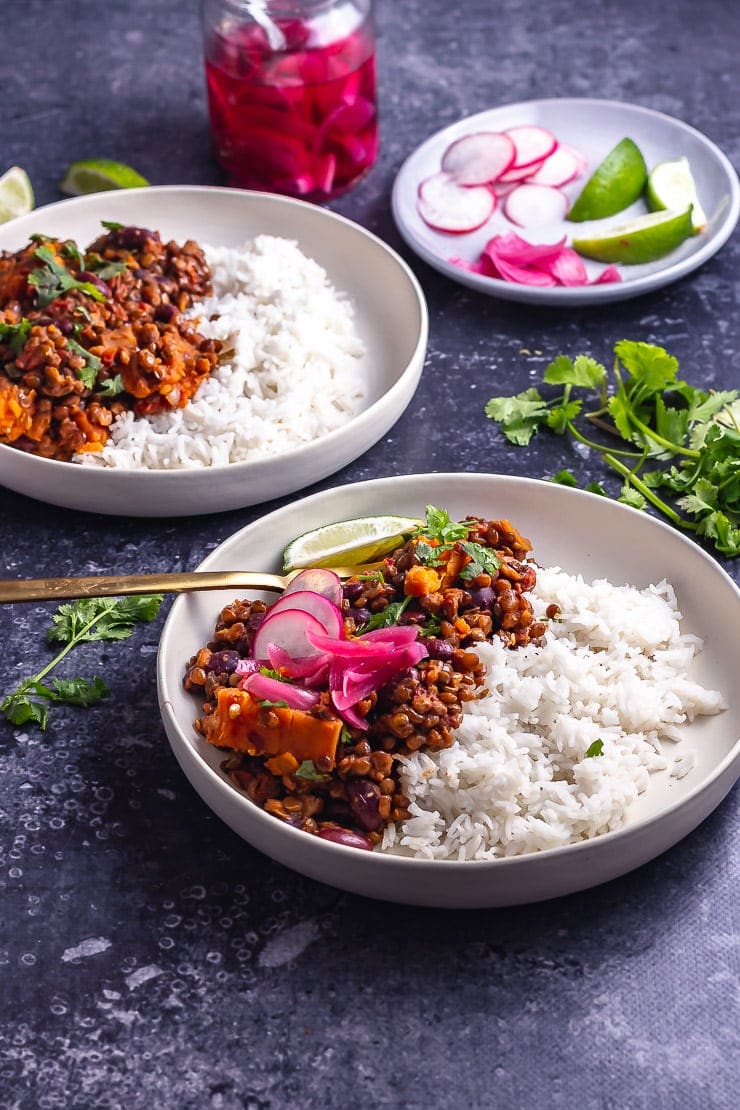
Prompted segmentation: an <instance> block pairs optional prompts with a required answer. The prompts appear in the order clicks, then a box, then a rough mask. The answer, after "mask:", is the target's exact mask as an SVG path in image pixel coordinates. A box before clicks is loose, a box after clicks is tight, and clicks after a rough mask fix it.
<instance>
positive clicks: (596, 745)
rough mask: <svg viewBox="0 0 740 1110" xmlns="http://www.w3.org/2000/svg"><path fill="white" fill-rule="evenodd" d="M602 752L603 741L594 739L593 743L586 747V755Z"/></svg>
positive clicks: (601, 753)
mask: <svg viewBox="0 0 740 1110" xmlns="http://www.w3.org/2000/svg"><path fill="white" fill-rule="evenodd" d="M603 754H604V741H603V740H594V742H593V744H589V746H588V747H587V748H586V756H595V755H603Z"/></svg>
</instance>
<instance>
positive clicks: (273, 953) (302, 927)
mask: <svg viewBox="0 0 740 1110" xmlns="http://www.w3.org/2000/svg"><path fill="white" fill-rule="evenodd" d="M318 935H319V927H318V925H317V924H316V922H315V921H302V922H300V923H299V924H298V925H293V927H292V928H290V929H284V930H283V932H282V933H279V934H278V935H277V936H276V937H275V938H274V939H273V940H270V941H268V942H267V944H266V945H265V947H264V948H263V949H262V952H261V953H260V957H259V965H260V967H282V966H283V965H284V964H288V963H290V962H291V960H296V959H298V957H299V956H301V955H302V954H303V953H304V952H305V951H306V949H307V948H308V946H309V944H312V943H313V941H315V940H316V939H317V937H318Z"/></svg>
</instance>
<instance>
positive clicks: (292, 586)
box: [283, 567, 342, 608]
mask: <svg viewBox="0 0 740 1110" xmlns="http://www.w3.org/2000/svg"><path fill="white" fill-rule="evenodd" d="M298 590H312V591H313V592H314V593H315V594H322V595H323V596H324V597H327V598H328V599H329V601H331V602H333V603H334V605H336V606H337V607H339V608H341V605H342V580H341V579H340V577H339V575H338V574H335V573H334V571H333V570H325V569H324V568H323V567H309V568H308V569H307V570H302V571H299V573H298V574H296V576H295V578H293V579H292V580H291V581H290V582H289V583H288V585H287V586H286V587H285V589H284V591H283V597H285V595H286V594H294V593H296V592H297V591H298Z"/></svg>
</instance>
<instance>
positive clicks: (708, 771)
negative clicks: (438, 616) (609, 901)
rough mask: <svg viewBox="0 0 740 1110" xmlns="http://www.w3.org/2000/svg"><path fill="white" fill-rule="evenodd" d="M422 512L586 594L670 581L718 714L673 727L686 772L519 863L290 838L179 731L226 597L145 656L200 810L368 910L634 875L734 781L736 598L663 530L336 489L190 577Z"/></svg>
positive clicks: (487, 902)
mask: <svg viewBox="0 0 740 1110" xmlns="http://www.w3.org/2000/svg"><path fill="white" fill-rule="evenodd" d="M429 502H432V503H433V504H436V505H438V506H440V507H443V508H446V509H447V510H448V511H449V512H450V513H451V515H452V516H453V517H459V516H463V515H465V514H466V513H478V514H481V515H484V516H486V515H488V516H491V517H508V518H510V519H511V520H512V521H513V522H514V523H515V524H516V526H517V527H518V528H520V530H521V531H522V532H523V533H524V534H525V535H528V536H529V537H530V539H531V540H532V542H533V543H535V556H536V558H537V559H538V561H539V562H540V563H541V564H543V565H550V566H554V565H558V566H561V567H562V568H563V569H564V570H567V571H568V572H570V573H577V572H581V573H582V574H583V576H584V578H586V579H587V580H591V579H593V578H597V577H606V578H608V579H610V580H611V581H612V582H614V583H618V584H625V583H631V584H633V585H637V586H646V585H648V584H649V583H651V582H657V581H660V580H661V579H662V578H664V577H665V578H667V579H668V580H669V581H670V582H672V583H673V585H674V587H675V589H676V593H677V595H678V601H679V607H680V608H681V610H682V611H683V613H684V617H685V621H684V629H685V630H687V631H692V632H696V633H698V634H699V635H701V636H702V637H703V638H704V641H705V647H704V651H703V652H702V654H701V655H700V656H699V658H698V660H697V661H696V666H695V671H694V672H693V673H694V675H695V677H696V678H697V679H698V680H699V681H701V682H704V683H705V684H707V685H711V686H712V687H715V688H719V689H720V690H721V691H722V692H723V693H724V695H725V697H726V699H727V700H728V702H729V708H728V709H727V710H726V711H724V712H723V713H721V714H719V715H718V716H714V717H704V718H701V719H700V720H698V721H696V722H695V723H694V724H692V725H691V726H688V727H687V729H686V739H685V740H682V741H681V745H684V744H685V745H686V746H688V747H690V748H691V749H692V750H695V751H696V752H697V756H696V765H695V767H694V770H693V771H692V772H691V773H690V774H688V775H687V776H686V777H685V778H683V779H676V778H671V777H670V776H669V775H668V774H667V773H658V774H655V775H653V776H652V777H651V782H650V785H649V787H648V789H647V790H646V791H645V793H644V794H643V795H642V796H641V797H640V799H639V801H638V802H637V804H636V805H635V806H634V808H633V810H632V812H631V813H630V815H629V820H628V822H627V824H626V825H625V826H624V827H623V828H622V829H620V830H618V831H616V832H612V833H608V834H606V835H604V836H601V837H598V838H596V839H594V840H591V841H585V842H582V843H579V844H576V845H573V846H569V847H565V848H557V849H552V850H549V851H544V852H539V853H534V854H532V855H528V856H519V857H512V858H508V859H501V860H493V861H487V862H467V863H458V862H453V861H437V860H434V861H426V860H419V859H413V858H406V857H399V856H393V855H387V854H380V853H378V852H372V853H371V852H362V851H357V850H356V849H351V848H345V847H342V846H341V845H336V844H331V843H329V842H327V841H324V840H321V839H319V838H318V837H314V836H310V835H308V834H307V833H302V832H299V831H297V830H296V829H293V828H290V827H289V826H288V825H285V824H283V823H282V822H280V821H278V820H277V819H276V818H274V817H270V816H269V815H268V814H267V813H265V812H264V811H263V810H261V809H259V808H258V807H257V806H255V805H253V804H252V803H251V802H250V801H249V800H248V799H247V798H246V796H245V795H243V794H242V793H240V792H239V791H237V790H236V789H235V788H234V787H233V786H232V785H231V783H230V782H229V781H228V779H227V778H226V777H225V776H224V775H223V774H222V773H221V771H220V769H219V766H220V763H221V762H222V760H223V753H222V752H219V751H218V750H217V749H215V748H213V747H211V746H209V745H207V744H206V743H204V742H203V741H201V740H200V739H199V738H198V736H197V734H196V733H195V731H194V729H193V719H194V717H195V715H196V713H197V710H198V705H197V702H196V701H195V699H194V698H193V697H192V696H191V695H189V694H186V693H185V691H184V690H183V686H182V677H183V673H184V668H185V665H186V663H187V661H188V659H189V658H190V656H191V655H193V654H194V653H195V651H196V650H197V649H198V648H199V647H201V646H202V645H203V644H205V643H207V642H208V640H209V639H211V636H212V632H213V626H214V624H215V620H216V616H217V613H218V611H219V609H220V608H221V607H222V606H223V605H224V604H226V603H227V602H228V601H230V600H232V599H233V593H232V592H231V591H219V592H218V593H215V594H211V593H200V594H197V595H189V596H183V597H181V598H179V599H178V600H177V601H176V602H175V604H174V605H173V607H172V611H171V612H170V615H169V617H168V619H167V622H166V625H165V628H164V631H163V634H162V639H161V643H160V649H159V657H158V694H159V703H160V709H161V713H162V720H163V722H164V726H165V730H166V732H167V735H168V737H169V740H170V743H171V745H172V749H173V751H174V753H175V755H176V757H177V759H178V761H179V763H180V766H181V767H182V769H183V771H184V772H185V774H186V776H187V777H188V779H189V780H190V782H191V783H192V785H193V786H194V787H195V789H196V790H197V791H198V793H199V794H200V796H201V797H202V798H203V800H204V801H205V802H206V804H207V805H209V806H210V807H211V809H213V811H214V812H215V813H216V814H217V815H218V816H219V817H220V818H221V819H222V820H223V821H225V822H226V824H227V825H229V826H230V827H231V828H232V829H233V830H234V831H235V832H236V833H238V834H239V836H241V837H243V838H244V839H245V840H246V841H248V842H249V843H250V844H252V845H254V847H256V848H258V849H259V850H260V851H262V852H265V853H266V854H267V855H269V856H272V857H273V859H276V860H278V861H279V862H280V863H283V864H285V865H286V866H288V867H292V868H293V869H294V870H296V871H299V872H301V873H303V874H305V875H308V876H310V877H311V878H314V879H319V880H321V881H322V882H325V883H329V884H331V885H332V886H336V887H339V888H341V889H343V890H349V891H354V892H355V893H358V894H364V895H368V896H370V897H373V898H382V899H387V900H389V901H394V902H406V903H414V904H420V905H429V906H440V907H458V906H469V907H474V906H504V905H515V904H517V903H523V902H536V901H539V900H541V899H545V898H552V897H555V896H557V895H563V894H568V893H570V892H572V891H576V890H582V889H585V888H587V887H590V886H595V885H596V884H597V883H602V882H604V881H605V880H607V879H612V878H614V877H616V876H617V875H621V874H624V873H625V872H627V871H629V870H631V869H632V868H634V867H637V866H639V865H640V864H642V863H645V862H646V861H647V860H649V859H652V858H653V857H654V856H657V855H659V853H661V852H663V851H665V849H666V848H669V847H670V846H671V845H673V844H675V843H676V841H678V840H680V839H681V837H683V836H685V835H686V834H687V833H689V832H691V830H692V829H693V828H695V826H696V825H698V824H699V822H700V821H702V820H703V819H704V818H705V817H706V816H707V815H708V814H709V813H710V812H711V811H712V810H713V809H714V808H715V807H716V806H717V805H718V804H719V802H720V801H721V800H722V798H723V797H724V796H725V794H726V793H727V792H728V790H729V789H730V788H731V786H732V785H733V783H734V782H735V780H736V778H737V776H738V773H740V689H739V688H738V683H737V628H738V626H739V625H740V590H738V588H737V586H736V585H735V584H734V583H733V582H732V580H731V579H730V577H729V576H728V575H727V574H725V572H724V571H723V570H722V569H721V567H720V566H719V565H718V564H717V563H716V562H715V561H714V560H713V559H712V558H711V557H710V556H709V555H707V554H705V553H704V552H703V551H702V550H701V549H700V548H699V547H698V546H697V545H696V544H694V543H693V542H692V541H690V540H687V539H686V538H684V537H683V536H682V535H680V534H679V533H678V532H676V531H674V530H673V529H671V528H669V527H668V526H667V525H664V524H662V523H661V522H659V521H657V520H655V519H654V518H652V517H649V516H647V515H645V514H643V513H640V512H637V511H636V510H634V509H629V508H627V507H625V506H623V505H620V504H618V503H616V502H614V501H611V500H609V499H607V498H603V497H598V496H596V495H594V494H589V493H583V492H581V491H579V490H573V489H568V488H565V487H563V486H556V485H552V484H550V483H548V482H542V481H536V480H533V479H527V478H507V477H501V476H498V475H488V474H432V475H411V476H402V477H397V478H385V479H381V480H378V481H373V482H362V483H359V484H356V485H349V486H343V487H340V488H337V489H332V490H328V491H325V492H323V493H318V494H315V495H314V496H312V497H309V498H305V499H304V500H302V501H299V502H297V503H296V504H293V505H290V506H286V507H285V508H282V509H279V510H277V512H273V513H271V514H269V515H268V516H266V517H264V518H263V519H262V520H260V521H257V522H256V523H254V524H252V525H250V526H249V527H247V528H244V529H243V530H242V531H240V532H237V533H236V534H235V535H233V536H232V537H231V538H230V539H228V540H227V541H226V542H225V543H223V544H221V546H220V547H219V548H217V549H216V551H214V552H213V553H212V554H211V555H209V557H208V558H207V559H206V560H205V561H204V562H203V563H202V565H201V568H202V569H204V570H205V569H209V570H216V569H222V570H234V569H238V568H239V569H243V570H245V569H250V570H251V569H254V570H258V569H261V570H277V569H279V566H280V553H281V551H282V549H283V547H284V546H285V544H286V543H287V542H288V541H289V540H290V539H292V538H293V537H294V536H295V535H296V534H297V533H299V532H301V531H303V530H305V529H306V528H309V527H312V526H315V525H320V524H325V523H329V522H331V521H336V520H344V519H347V518H349V517H352V516H355V515H366V514H373V513H383V512H394V513H396V512H397V513H402V514H406V515H410V516H423V513H424V506H425V505H426V504H427V503H429ZM679 750H680V748H679V747H674V746H671V751H672V752H675V753H678V751H679Z"/></svg>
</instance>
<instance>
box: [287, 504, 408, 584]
mask: <svg viewBox="0 0 740 1110" xmlns="http://www.w3.org/2000/svg"><path fill="white" fill-rule="evenodd" d="M423 523H424V522H423V521H422V520H419V519H418V518H416V517H408V516H360V517H355V518H354V519H353V520H340V521H337V522H336V523H335V524H324V525H322V527H321V528H314V529H313V530H312V531H310V532H304V533H303V535H301V536H298V537H297V539H294V540H292V541H291V542H290V543H289V544H288V546H287V547H286V548H285V550H284V551H283V570H286V571H288V570H295V569H296V568H297V567H330V566H332V565H342V566H350V567H355V566H360V565H361V564H362V563H372V562H374V561H375V560H376V559H382V558H383V556H384V555H387V554H388V553H389V552H391V551H393V549H394V548H396V547H398V546H400V544H402V543H404V541H405V539H406V537H407V536H408V535H409V534H410V533H411V532H413V531H414V529H416V528H418V527H419V525H421V524H423Z"/></svg>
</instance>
